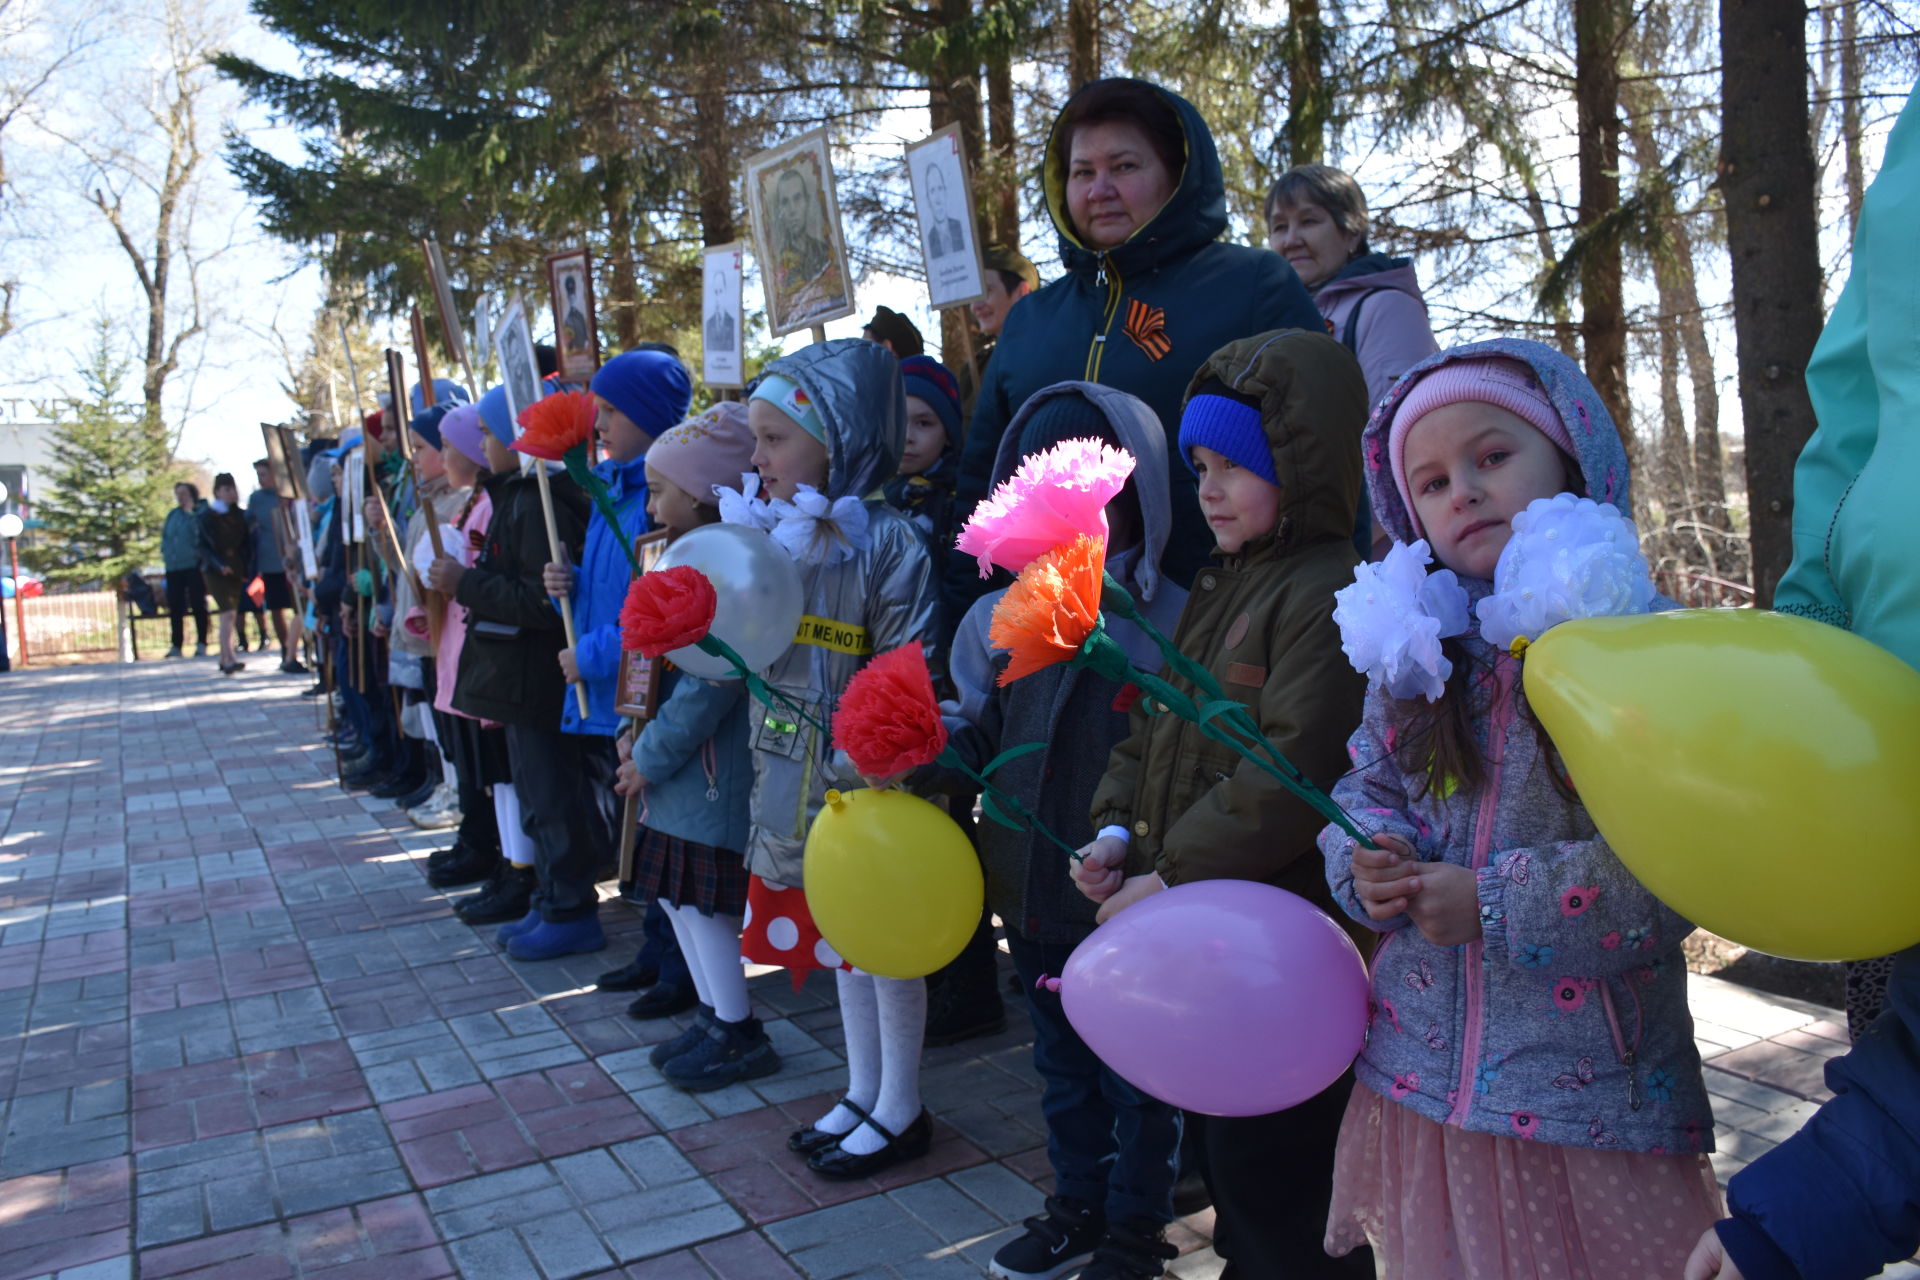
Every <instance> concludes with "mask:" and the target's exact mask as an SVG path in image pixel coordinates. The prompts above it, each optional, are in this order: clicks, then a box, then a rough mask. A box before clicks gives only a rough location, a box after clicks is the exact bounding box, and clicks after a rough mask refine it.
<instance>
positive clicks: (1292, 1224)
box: [1187, 1073, 1374, 1280]
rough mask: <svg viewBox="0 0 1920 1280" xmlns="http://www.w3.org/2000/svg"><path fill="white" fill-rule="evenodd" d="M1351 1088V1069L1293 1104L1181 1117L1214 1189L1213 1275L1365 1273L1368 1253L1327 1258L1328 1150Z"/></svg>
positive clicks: (1275, 1277)
mask: <svg viewBox="0 0 1920 1280" xmlns="http://www.w3.org/2000/svg"><path fill="white" fill-rule="evenodd" d="M1352 1092H1353V1076H1352V1074H1351V1073H1349V1074H1347V1075H1344V1076H1342V1077H1340V1079H1339V1080H1337V1081H1335V1082H1334V1083H1333V1084H1332V1085H1331V1086H1329V1087H1328V1088H1327V1089H1326V1090H1325V1091H1324V1092H1322V1093H1320V1094H1318V1095H1316V1096H1314V1097H1311V1098H1308V1099H1307V1100H1306V1101H1305V1102H1303V1103H1301V1104H1300V1105H1299V1106H1297V1107H1289V1108H1287V1109H1286V1110H1285V1111H1276V1112H1274V1113H1273V1114H1271V1115H1264V1116H1200V1115H1193V1114H1191V1113H1189V1114H1188V1116H1187V1123H1188V1125H1190V1126H1192V1127H1193V1128H1194V1129H1195V1130H1197V1131H1198V1136H1199V1147H1200V1155H1201V1166H1200V1168H1201V1173H1202V1175H1203V1176H1204V1177H1205V1178H1206V1181H1207V1190H1208V1191H1210V1192H1212V1193H1213V1209H1214V1215H1215V1217H1214V1237H1213V1248H1214V1252H1215V1253H1218V1254H1219V1255H1220V1256H1221V1257H1222V1258H1225V1259H1227V1269H1226V1270H1225V1271H1224V1272H1222V1273H1221V1278H1220V1280H1282V1278H1286V1280H1291V1278H1292V1277H1296V1276H1300V1277H1305V1276H1337V1277H1346V1276H1354V1277H1368V1278H1369V1280H1370V1278H1371V1277H1372V1275H1373V1273H1374V1271H1373V1250H1371V1249H1365V1248H1362V1249H1355V1250H1354V1251H1353V1252H1352V1253H1349V1254H1348V1255H1347V1256H1346V1257H1344V1258H1329V1257H1328V1256H1327V1251H1326V1246H1325V1243H1324V1242H1325V1240H1326V1234H1327V1208H1328V1206H1329V1204H1330V1203H1331V1202H1332V1200H1333V1148H1334V1142H1335V1140H1336V1139H1337V1138H1338V1137H1339V1135H1340V1119H1341V1117H1342V1116H1343V1115H1345V1114H1346V1110H1347V1095H1348V1094H1350V1093H1352Z"/></svg>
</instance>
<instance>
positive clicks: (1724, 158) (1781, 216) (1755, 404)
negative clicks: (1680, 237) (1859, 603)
mask: <svg viewBox="0 0 1920 1280" xmlns="http://www.w3.org/2000/svg"><path fill="white" fill-rule="evenodd" d="M1807 78H1808V74H1807V29H1806V8H1805V6H1804V4H1803V3H1801V0H1720V113H1721V144H1720V189H1721V192H1722V195H1723V196H1724V198H1725V202H1726V208H1727V248H1728V250H1729V252H1730V254H1731V256H1732V259H1733V329H1734V340H1735V350H1736V353H1737V360H1738V364H1739V376H1740V416H1741V421H1742V423H1743V425H1744V428H1745V435H1746V453H1747V504H1748V510H1749V521H1750V523H1751V527H1752V531H1753V536H1752V556H1753V589H1754V601H1755V603H1757V604H1759V605H1761V606H1762V607H1768V606H1771V604H1772V603H1773V588H1774V584H1775V583H1777V582H1779V580H1780V575H1781V574H1783V573H1785V572H1786V568H1787V565H1788V563H1789V562H1790V561H1791V559H1792V556H1793V544H1792V530H1793V464H1794V460H1795V459H1796V458H1798V457H1799V455H1800V450H1801V448H1802V447H1803V446H1804V445H1805V444H1806V442H1807V437H1808V436H1810V435H1811V434H1812V433H1813V425H1814V423H1813V405H1812V403H1811V402H1810V401H1809V400H1808V399H1807V378H1806V373H1807V361H1808V359H1809V358H1810V357H1811V356H1812V354H1813V344H1814V342H1815V341H1816V340H1817V339H1818V338H1819V336H1820V326H1821V323H1822V318H1823V315H1824V308H1823V306H1822V305H1821V280H1820V258H1819V231H1820V226H1819V219H1818V217H1817V215H1816V212H1815V209H1814V196H1815V184H1816V180H1817V175H1816V173H1815V169H1814V162H1813V146H1812V143H1811V141H1810V140H1809V138H1808V136H1807V129H1808V113H1807V92H1806V85H1807Z"/></svg>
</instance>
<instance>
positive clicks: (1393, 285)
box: [1266, 164, 1440, 404]
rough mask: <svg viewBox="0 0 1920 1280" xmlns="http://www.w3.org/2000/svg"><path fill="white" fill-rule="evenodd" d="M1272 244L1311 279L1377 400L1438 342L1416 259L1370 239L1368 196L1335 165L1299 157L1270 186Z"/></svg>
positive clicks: (1304, 279)
mask: <svg viewBox="0 0 1920 1280" xmlns="http://www.w3.org/2000/svg"><path fill="white" fill-rule="evenodd" d="M1266 215H1267V245H1268V247H1270V248H1271V249H1272V250H1273V251H1274V252H1275V253H1277V254H1279V255H1280V256H1281V257H1283V258H1285V259H1286V260H1287V262H1288V263H1289V264H1291V265H1292V267H1293V270H1294V272H1295V274H1297V275H1298V276H1299V277H1300V283H1301V284H1304V285H1305V286H1307V292H1308V293H1309V294H1311V295H1313V301H1314V304H1315V305H1316V306H1318V307H1319V308H1320V315H1321V316H1322V317H1323V318H1324V319H1325V320H1326V322H1327V332H1328V333H1330V334H1332V335H1333V336H1334V337H1336V338H1338V339H1339V340H1340V341H1341V342H1343V343H1345V344H1346V347H1347V350H1349V351H1351V352H1353V354H1354V356H1355V357H1356V358H1357V359H1358V360H1359V361H1360V371H1361V372H1362V373H1364V374H1366V376H1367V402H1368V403H1369V404H1379V403H1380V399H1381V397H1383V396H1385V395H1386V394H1387V389H1388V388H1389V387H1391V386H1393V383H1394V380H1395V379H1396V378H1398V377H1399V376H1400V375H1401V374H1403V373H1405V372H1406V371H1407V370H1409V369H1411V368H1413V366H1415V365H1416V364H1419V363H1420V362H1421V361H1422V360H1425V359H1426V358H1427V357H1428V356H1430V355H1432V354H1433V353H1434V352H1436V351H1438V350H1439V349H1440V347H1439V344H1437V343H1436V342H1435V341H1434V340H1433V329H1432V328H1431V327H1430V326H1429V325H1428V323H1427V303H1426V299H1425V298H1423V297H1421V296H1420V282H1419V280H1418V279H1416V278H1415V275H1414V270H1413V259H1411V258H1391V257H1388V256H1387V255H1386V254H1384V253H1375V252H1373V251H1372V250H1371V249H1370V248H1368V247H1367V229H1368V224H1367V197H1366V195H1365V193H1364V192H1362V191H1361V190H1360V184H1359V183H1357V182H1355V181H1354V180H1353V179H1352V178H1351V177H1350V176H1348V175H1347V174H1346V173H1344V172H1342V171H1341V170H1339V169H1335V168H1333V167H1332V166H1331V165H1324V164H1303V165H1297V166H1295V167H1294V168H1292V169H1289V170H1287V171H1286V172H1285V173H1283V174H1281V175H1280V180H1279V181H1278V182H1275V183H1274V184H1273V189H1272V190H1271V191H1269V192H1267V206H1266Z"/></svg>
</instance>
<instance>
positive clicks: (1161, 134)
mask: <svg viewBox="0 0 1920 1280" xmlns="http://www.w3.org/2000/svg"><path fill="white" fill-rule="evenodd" d="M1095 124H1130V125H1132V126H1133V127H1134V128H1136V129H1138V130H1140V132H1142V133H1144V134H1145V135H1146V136H1147V142H1148V144H1149V145H1151V146H1152V147H1153V153H1154V154H1155V155H1157V156H1159V157H1160V163H1161V164H1163V165H1165V166H1166V167H1167V173H1168V174H1169V175H1171V176H1172V177H1173V179H1174V180H1175V181H1176V182H1177V181H1179V178H1180V173H1181V171H1182V170H1183V169H1185V168H1186V165H1187V131H1186V130H1185V129H1183V128H1181V127H1180V116H1179V113H1178V112H1176V111H1175V110H1174V109H1173V105H1172V104H1171V103H1169V102H1168V101H1167V100H1166V98H1164V97H1162V96H1161V94H1160V92H1159V91H1158V90H1157V89H1155V88H1154V87H1153V86H1152V85H1150V84H1147V83H1146V82H1145V81H1142V80H1124V79H1113V80H1095V81H1094V82H1093V83H1092V84H1090V85H1088V86H1086V87H1085V88H1084V89H1082V90H1080V92H1078V93H1076V94H1074V95H1073V97H1072V98H1071V99H1070V100H1069V101H1068V102H1067V106H1066V109H1065V110H1064V111H1062V112H1061V113H1060V124H1059V126H1058V131H1059V135H1060V146H1061V148H1062V152H1061V156H1060V159H1061V162H1062V163H1063V164H1064V163H1065V162H1066V161H1067V159H1068V158H1069V157H1070V156H1071V155H1072V154H1073V136H1074V134H1075V133H1077V132H1078V131H1079V130H1081V129H1083V128H1085V127H1086V126H1088V125H1095Z"/></svg>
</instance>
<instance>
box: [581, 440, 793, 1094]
mask: <svg viewBox="0 0 1920 1280" xmlns="http://www.w3.org/2000/svg"><path fill="white" fill-rule="evenodd" d="M752 457H753V433H752V432H751V431H749V430H748V428H747V410H746V407H745V406H744V405H741V404H738V403H733V402H723V403H721V404H717V405H715V406H713V408H711V409H709V410H707V411H706V412H705V413H702V414H700V415H698V416H697V417H694V418H692V419H689V420H688V421H686V422H683V423H681V424H680V425H679V426H676V427H674V428H672V429H671V430H669V431H667V432H665V433H664V434H662V435H661V437H660V438H659V439H658V440H657V441H655V442H654V444H653V447H652V448H651V449H649V450H648V451H647V458H646V463H647V514H648V516H649V517H651V519H652V520H653V522H654V525H655V526H656V527H658V528H662V529H665V530H666V531H667V541H668V545H672V543H673V542H675V541H677V540H678V539H679V538H680V537H681V535H683V534H685V533H688V532H690V531H691V530H693V529H697V528H700V527H701V526H703V525H708V524H713V523H715V522H717V521H718V520H719V519H720V512H719V509H718V508H717V507H716V506H715V504H714V503H713V501H712V500H711V497H712V495H713V493H714V491H715V490H716V489H717V488H720V489H728V490H731V491H735V492H737V491H738V490H739V488H740V477H741V474H742V473H743V472H745V471H746V470H747V468H748V465H749V463H750V461H751V459H752ZM696 495H704V497H702V496H696ZM660 698H661V701H660V709H659V711H658V713H657V714H655V716H654V717H653V719H651V720H649V721H647V722H646V723H644V724H642V725H641V726H639V728H638V730H637V732H634V733H632V734H628V735H623V736H622V737H621V739H620V743H619V749H620V767H619V770H618V773H617V775H616V776H617V778H618V781H617V782H616V784H615V787H614V790H615V791H617V792H619V793H620V794H621V795H638V796H639V797H641V802H642V804H643V808H642V809H641V812H640V835H639V841H638V845H637V847H636V849H635V851H634V887H635V890H636V892H638V893H641V894H642V895H644V896H645V897H646V898H648V899H649V900H650V901H652V902H655V903H657V904H659V905H660V907H661V908H662V909H664V911H665V912H666V914H667V919H668V922H669V924H670V925H671V926H672V929H673V934H674V937H675V939H676V940H677V941H678V942H679V945H680V954H681V956H682V957H684V959H685V962H686V966H687V971H688V974H689V976H690V978H691V980H692V982H693V987H694V991H695V993H696V995H697V997H698V999H699V1005H698V1007H697V1009H696V1011H695V1014H694V1018H693V1021H692V1023H691V1025H689V1026H688V1027H687V1028H686V1029H685V1030H684V1031H683V1032H682V1033H681V1034H679V1035H677V1036H675V1037H673V1038H672V1039H670V1040H666V1041H663V1042H662V1043H660V1044H657V1045H655V1046H654V1047H653V1048H652V1050H651V1051H650V1052H649V1054H648V1058H649V1060H650V1061H651V1062H652V1063H653V1065H654V1066H655V1067H656V1068H658V1069H659V1071H660V1073H661V1075H663V1076H664V1077H666V1080H667V1082H668V1083H669V1084H672V1085H676V1086H678V1087H679V1088H682V1089H685V1090H688V1091H689V1092H695V1093H700V1092H705V1091H707V1090H710V1089H720V1088H724V1087H725V1086H727V1085H730V1084H734V1083H737V1082H739V1081H742V1080H752V1079H757V1078H759V1077H761V1076H766V1075H771V1074H772V1073H773V1072H775V1071H778V1070H779V1069H780V1055H779V1054H778V1053H777V1052H775V1050H774V1048H773V1045H772V1044H771V1043H769V1042H768V1040H767V1033H766V1031H765V1029H764V1028H762V1026H761V1025H760V1020H759V1019H758V1018H755V1017H754V1016H752V1010H751V1008H750V1006H749V1003H748V998H747V974H746V970H745V969H744V968H743V967H742V966H741V958H740V928H741V918H742V917H743V916H744V915H745V914H746V907H747V868H746V862H745V859H744V858H743V856H742V855H741V853H740V852H739V850H741V849H744V848H745V847H746V843H747V806H746V804H745V799H746V796H747V795H748V793H749V791H750V790H751V787H752V781H753V776H752V766H751V764H750V763H749V761H748V757H747V713H748V704H749V702H750V699H749V698H748V696H747V692H746V687H745V685H743V684H742V683H740V682H739V681H737V680H724V681H712V680H703V679H701V678H699V677H697V676H694V675H691V674H689V673H687V672H683V671H679V670H677V669H673V668H671V667H669V669H668V670H667V671H666V672H665V674H664V675H663V676H662V677H661V682H660Z"/></svg>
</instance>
